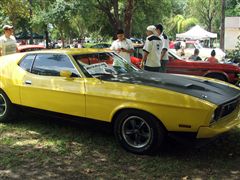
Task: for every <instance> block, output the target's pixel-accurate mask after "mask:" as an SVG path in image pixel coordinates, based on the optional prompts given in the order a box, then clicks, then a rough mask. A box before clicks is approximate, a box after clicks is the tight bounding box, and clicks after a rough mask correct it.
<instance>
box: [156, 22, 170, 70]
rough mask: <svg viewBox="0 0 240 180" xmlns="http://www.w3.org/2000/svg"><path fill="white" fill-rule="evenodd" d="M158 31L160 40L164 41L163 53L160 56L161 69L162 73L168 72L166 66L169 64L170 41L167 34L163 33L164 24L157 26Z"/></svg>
mask: <svg viewBox="0 0 240 180" xmlns="http://www.w3.org/2000/svg"><path fill="white" fill-rule="evenodd" d="M155 27H156V31H157V33H158V36H159V38H160V39H161V40H162V44H163V46H162V52H161V56H160V62H161V68H160V72H166V68H167V67H166V64H167V63H168V49H169V39H168V37H167V35H166V34H164V33H163V26H162V24H157V25H155Z"/></svg>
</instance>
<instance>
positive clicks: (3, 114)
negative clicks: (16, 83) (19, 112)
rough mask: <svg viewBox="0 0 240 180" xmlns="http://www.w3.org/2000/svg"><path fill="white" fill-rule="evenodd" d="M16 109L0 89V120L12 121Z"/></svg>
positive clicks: (4, 121)
mask: <svg viewBox="0 0 240 180" xmlns="http://www.w3.org/2000/svg"><path fill="white" fill-rule="evenodd" d="M15 115H16V110H15V107H14V106H13V104H12V103H11V101H10V100H9V98H8V97H7V95H6V94H5V93H4V92H3V91H2V90H0V122H3V123H6V122H12V121H13V120H14V118H15V117H16V116H15Z"/></svg>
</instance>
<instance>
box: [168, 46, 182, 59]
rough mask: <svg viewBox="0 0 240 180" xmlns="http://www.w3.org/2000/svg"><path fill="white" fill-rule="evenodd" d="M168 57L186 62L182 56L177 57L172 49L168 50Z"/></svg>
mask: <svg viewBox="0 0 240 180" xmlns="http://www.w3.org/2000/svg"><path fill="white" fill-rule="evenodd" d="M168 55H169V56H171V57H174V58H175V59H179V60H184V59H183V58H182V57H181V56H179V55H177V54H176V52H174V51H173V50H172V49H169V50H168Z"/></svg>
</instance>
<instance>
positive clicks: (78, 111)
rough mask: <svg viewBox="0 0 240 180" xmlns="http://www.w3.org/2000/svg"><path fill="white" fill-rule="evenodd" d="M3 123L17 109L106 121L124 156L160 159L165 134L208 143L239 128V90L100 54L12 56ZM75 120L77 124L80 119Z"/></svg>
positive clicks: (6, 59) (0, 101)
mask: <svg viewBox="0 0 240 180" xmlns="http://www.w3.org/2000/svg"><path fill="white" fill-rule="evenodd" d="M0 78H1V79H0V121H1V122H7V121H12V120H14V119H15V116H16V109H15V106H16V105H18V106H21V107H29V108H33V109H40V110H45V111H46V112H50V113H56V114H60V113H61V115H62V114H65V115H71V116H77V117H81V118H85V119H93V120H99V121H105V122H109V123H111V124H112V127H113V130H114V133H115V136H116V139H117V140H118V141H119V142H120V144H121V145H122V146H123V148H125V149H126V150H127V151H130V152H133V153H137V154H148V153H152V152H155V151H157V150H158V149H159V148H160V147H161V145H162V142H163V140H164V138H165V137H166V135H167V134H168V133H172V132H180V133H189V134H194V136H195V137H196V138H211V137H214V136H216V135H218V134H221V133H223V132H226V131H228V130H229V129H231V128H232V127H234V126H236V125H237V124H239V123H240V117H239V99H240V91H239V89H238V88H237V87H235V86H233V85H230V84H227V83H225V82H222V81H217V80H213V79H206V78H202V77H201V78H200V77H194V76H183V75H174V74H165V73H153V72H146V71H143V70H139V69H137V68H135V66H133V65H131V64H129V63H127V62H126V61H125V60H124V59H122V58H121V57H120V56H118V55H117V54H115V53H114V52H111V51H110V50H104V49H67V50H64V49H63V50H46V51H33V52H26V53H17V54H13V55H7V56H2V57H1V58H0ZM79 119H80V118H79Z"/></svg>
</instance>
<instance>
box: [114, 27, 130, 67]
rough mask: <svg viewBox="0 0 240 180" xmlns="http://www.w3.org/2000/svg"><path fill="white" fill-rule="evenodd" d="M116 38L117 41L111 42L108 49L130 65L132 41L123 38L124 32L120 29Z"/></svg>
mask: <svg viewBox="0 0 240 180" xmlns="http://www.w3.org/2000/svg"><path fill="white" fill-rule="evenodd" d="M117 38H118V39H117V40H115V41H113V43H112V45H111V47H110V49H111V50H114V51H115V52H116V53H118V54H119V55H120V56H121V57H123V58H124V59H126V60H127V61H128V62H129V63H131V59H130V54H131V53H133V52H134V47H133V44H132V41H131V40H130V39H127V38H125V35H124V31H123V30H122V29H119V30H118V32H117Z"/></svg>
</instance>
